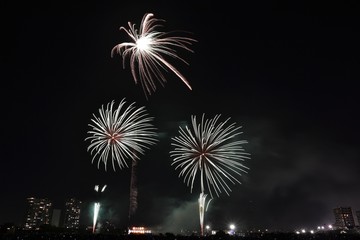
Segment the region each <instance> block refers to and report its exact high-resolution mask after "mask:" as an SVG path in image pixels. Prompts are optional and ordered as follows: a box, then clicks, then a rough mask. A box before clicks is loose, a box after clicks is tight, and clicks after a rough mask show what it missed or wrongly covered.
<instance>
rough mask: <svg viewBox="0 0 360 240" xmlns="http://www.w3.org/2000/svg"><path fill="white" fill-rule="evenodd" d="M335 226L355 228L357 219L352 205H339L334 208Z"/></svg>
mask: <svg viewBox="0 0 360 240" xmlns="http://www.w3.org/2000/svg"><path fill="white" fill-rule="evenodd" d="M334 216H335V227H336V228H338V229H343V228H354V227H355V220H354V216H353V214H352V210H351V207H338V208H335V209H334Z"/></svg>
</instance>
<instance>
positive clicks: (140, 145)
mask: <svg viewBox="0 0 360 240" xmlns="http://www.w3.org/2000/svg"><path fill="white" fill-rule="evenodd" d="M125 104H126V101H125V98H124V99H122V100H121V102H120V104H119V106H118V107H117V108H114V101H112V102H111V103H108V104H107V105H106V108H104V105H103V106H102V107H101V108H100V109H99V115H98V116H96V115H95V114H93V118H92V119H91V122H92V123H90V124H89V126H90V127H91V128H92V130H90V131H88V133H89V134H90V136H89V137H87V138H86V139H85V140H90V145H89V146H88V151H90V153H91V155H93V158H92V163H93V162H94V161H95V159H97V161H98V165H97V166H98V168H99V167H100V163H101V162H103V163H104V165H105V170H106V169H107V161H108V159H111V162H112V166H113V169H114V171H115V169H116V168H115V166H116V164H115V163H117V165H118V166H119V167H120V169H122V168H124V167H129V166H128V163H127V159H132V160H138V159H139V155H140V154H141V155H142V154H144V151H145V149H148V148H149V146H150V145H153V144H155V143H156V142H157V139H156V133H155V130H156V129H155V128H154V126H153V125H152V123H151V121H152V120H153V118H152V117H149V115H148V114H147V112H146V110H145V107H140V108H136V107H135V103H131V104H130V105H129V106H128V107H125Z"/></svg>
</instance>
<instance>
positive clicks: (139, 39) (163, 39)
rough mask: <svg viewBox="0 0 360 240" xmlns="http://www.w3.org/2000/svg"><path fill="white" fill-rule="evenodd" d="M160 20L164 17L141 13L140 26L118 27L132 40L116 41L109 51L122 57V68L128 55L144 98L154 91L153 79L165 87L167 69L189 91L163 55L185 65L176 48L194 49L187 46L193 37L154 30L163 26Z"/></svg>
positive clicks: (130, 24) (187, 84) (132, 72)
mask: <svg viewBox="0 0 360 240" xmlns="http://www.w3.org/2000/svg"><path fill="white" fill-rule="evenodd" d="M160 22H164V20H161V19H156V18H154V14H152V13H147V14H145V15H144V17H143V19H142V21H141V24H140V28H139V29H136V28H135V24H132V23H131V22H128V26H129V29H126V28H125V27H120V30H123V31H125V32H126V34H127V35H128V36H129V37H130V38H131V40H132V42H123V43H120V44H117V45H116V46H115V47H114V48H113V49H112V50H111V57H113V56H114V55H115V54H116V53H118V54H120V55H121V56H122V58H123V68H125V60H126V58H127V57H129V58H130V68H131V74H132V76H133V78H134V81H135V83H136V84H137V83H138V82H140V84H141V86H142V88H143V90H144V93H145V96H146V97H147V96H148V95H151V93H152V92H155V90H156V84H155V82H156V81H158V82H159V83H160V84H161V85H162V86H164V84H165V83H166V78H165V76H164V74H163V70H165V71H167V70H169V69H170V70H171V71H172V72H173V73H175V75H176V76H178V77H179V78H180V79H181V80H182V81H183V82H184V83H185V84H186V86H187V87H188V88H189V89H190V90H191V86H190V84H189V82H188V81H187V80H186V78H185V77H184V76H183V75H182V74H181V73H180V72H179V71H178V70H177V69H176V68H175V67H174V66H173V65H172V64H170V63H169V62H168V61H167V60H166V58H167V57H168V58H173V59H177V60H180V61H182V62H184V63H185V64H187V65H188V63H187V62H186V61H185V60H184V59H183V58H181V57H180V56H179V55H178V54H177V52H176V50H175V48H179V49H185V50H187V51H189V52H193V51H192V50H191V49H190V45H191V44H192V43H193V42H195V41H196V40H194V39H192V38H189V37H181V36H170V35H169V33H167V32H161V31H157V28H158V27H160V26H162V25H161V24H160Z"/></svg>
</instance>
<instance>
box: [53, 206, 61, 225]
mask: <svg viewBox="0 0 360 240" xmlns="http://www.w3.org/2000/svg"><path fill="white" fill-rule="evenodd" d="M60 217H61V210H60V209H54V210H53V211H52V217H51V225H52V226H55V227H60Z"/></svg>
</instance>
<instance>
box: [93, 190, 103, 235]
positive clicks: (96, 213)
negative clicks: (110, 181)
mask: <svg viewBox="0 0 360 240" xmlns="http://www.w3.org/2000/svg"><path fill="white" fill-rule="evenodd" d="M105 188H106V185H104V186H103V188H102V189H101V191H100V193H102V192H104V191H105ZM94 190H95V192H97V193H98V192H99V185H95V188H94ZM98 200H99V199H98ZM100 206H101V205H100V202H95V203H94V217H93V229H92V232H93V233H95V230H96V224H97V222H98V217H99V212H100Z"/></svg>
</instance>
